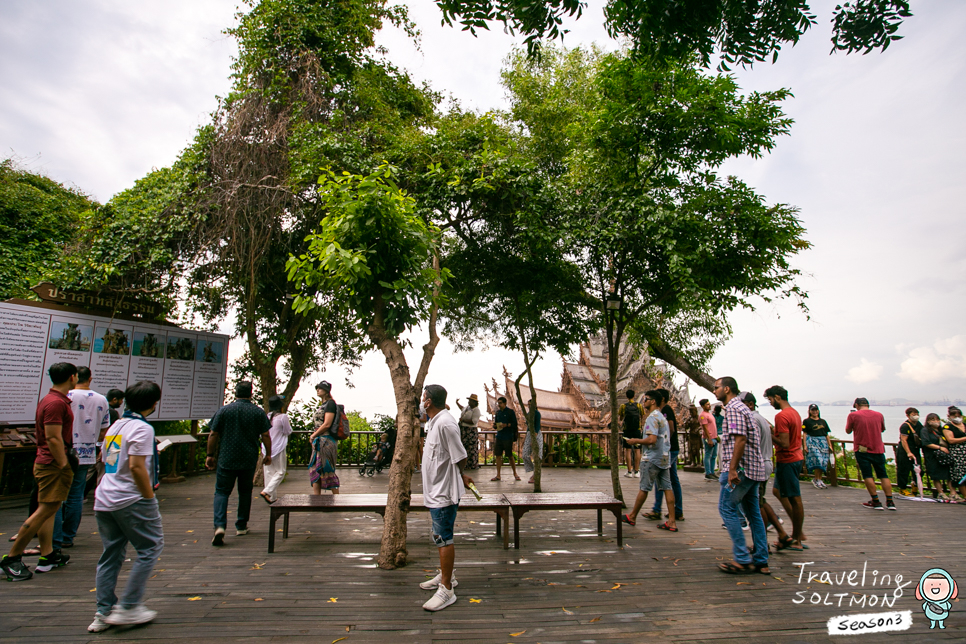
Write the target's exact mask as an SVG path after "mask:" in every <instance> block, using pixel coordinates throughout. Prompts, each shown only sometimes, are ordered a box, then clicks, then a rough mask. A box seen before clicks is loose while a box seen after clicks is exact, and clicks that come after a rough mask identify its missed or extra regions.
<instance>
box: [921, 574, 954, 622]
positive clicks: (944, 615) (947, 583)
mask: <svg viewBox="0 0 966 644" xmlns="http://www.w3.org/2000/svg"><path fill="white" fill-rule="evenodd" d="M958 596H959V586H958V585H957V584H956V580H954V579H953V576H952V575H950V574H949V573H948V572H946V571H945V570H943V569H942V568H932V569H930V570H927V571H926V572H925V573H923V575H922V578H921V579H920V580H919V586H917V587H916V599H919V600H921V601H922V611H923V613H925V615H926V619H928V620H929V622H930V626H929V628H930V629H933V628H936V626H937V625H938V626H939V628H946V625H945V623H944V622H945V621H946V620H947V619H948V618H949V611H950V609H951V608H952V603H951V602H952V600H954V599H956V597H958Z"/></svg>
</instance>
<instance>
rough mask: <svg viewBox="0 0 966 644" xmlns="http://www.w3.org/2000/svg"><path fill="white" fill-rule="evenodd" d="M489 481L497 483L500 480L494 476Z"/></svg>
mask: <svg viewBox="0 0 966 644" xmlns="http://www.w3.org/2000/svg"><path fill="white" fill-rule="evenodd" d="M490 480H491V481H499V480H500V477H499V476H494V477H493V478H491V479H490Z"/></svg>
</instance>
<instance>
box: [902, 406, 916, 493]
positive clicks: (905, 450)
mask: <svg viewBox="0 0 966 644" xmlns="http://www.w3.org/2000/svg"><path fill="white" fill-rule="evenodd" d="M921 432H922V423H921V422H919V410H918V409H916V408H915V407H909V408H908V409H906V420H905V422H904V423H902V425H901V426H900V427H899V449H897V450H896V485H897V486H898V487H899V494H901V495H902V496H912V495H913V494H919V493H920V491H919V490H918V489H917V487H916V482H915V477H914V476H913V475H914V473H915V465H916V464H921V463H922V450H921V448H922V441H921V440H920V439H919V434H920V433H921ZM910 482H911V483H912V486H913V490H914V492H912V493H910V492H909V489H908V488H909V483H910Z"/></svg>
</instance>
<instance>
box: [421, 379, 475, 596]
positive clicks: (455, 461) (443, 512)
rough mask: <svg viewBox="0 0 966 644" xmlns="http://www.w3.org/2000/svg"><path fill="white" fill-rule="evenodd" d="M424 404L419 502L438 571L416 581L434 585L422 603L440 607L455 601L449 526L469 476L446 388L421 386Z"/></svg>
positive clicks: (453, 554) (453, 551) (427, 587)
mask: <svg viewBox="0 0 966 644" xmlns="http://www.w3.org/2000/svg"><path fill="white" fill-rule="evenodd" d="M423 405H424V406H425V408H426V416H427V417H428V420H427V421H426V447H425V448H424V450H423V471H422V478H423V502H424V503H425V504H426V507H427V508H429V514H430V516H431V517H432V519H433V542H435V543H436V547H437V548H438V549H439V568H440V572H439V574H437V575H436V576H435V577H433V578H432V579H430V580H428V581H424V582H423V583H421V584H419V587H420V588H422V589H423V590H432V589H434V588H435V589H436V594H435V595H433V596H432V597H431V598H430V599H429V601H427V602H426V603H425V604H423V608H425V609H426V610H429V611H438V610H443V609H444V608H446V607H447V606H450V605H452V604H454V603H455V602H456V593H455V592H454V589H455V588H456V584H457V582H456V577H455V576H454V575H453V562H454V561H455V559H456V546H455V545H453V528H454V526H455V525H456V512H457V510H459V503H460V497H462V496H463V493H464V492H465V491H466V488H465V486H466V485H470V484H472V483H473V479H471V478H470V477H468V476H467V475H466V474H464V473H463V469H464V468H465V467H466V450H465V449H464V448H463V444H462V443H461V442H460V430H459V425H457V423H456V419H455V418H453V415H452V414H451V413H449V411H448V410H447V409H446V390H445V389H443V387H441V386H440V385H429V386H427V387H426V388H425V389H424V390H423Z"/></svg>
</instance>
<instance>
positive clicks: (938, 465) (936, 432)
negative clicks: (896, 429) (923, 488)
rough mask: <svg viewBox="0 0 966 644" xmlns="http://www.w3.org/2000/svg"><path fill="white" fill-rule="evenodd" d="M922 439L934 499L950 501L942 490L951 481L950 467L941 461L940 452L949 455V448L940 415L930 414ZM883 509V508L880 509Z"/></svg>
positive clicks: (921, 434)
mask: <svg viewBox="0 0 966 644" xmlns="http://www.w3.org/2000/svg"><path fill="white" fill-rule="evenodd" d="M920 438H921V439H922V457H923V459H922V460H923V461H924V462H925V463H926V473H927V474H929V478H930V479H932V485H933V492H932V498H934V499H938V500H940V501H949V500H950V499H949V497H947V496H946V495H945V494H944V493H943V491H942V489H943V488H944V487H945V486H946V484H945V482H946V481H948V480H949V466H948V465H946V464H945V463H943V462H941V461H940V460H939V452H945V453H947V454H948V453H949V448H948V447H946V445H944V443H945V441H944V440H943V430H942V421H941V420H940V419H939V414H928V415H927V416H926V424H925V426H924V427H923V428H922V432H921V433H920ZM880 509H881V508H880Z"/></svg>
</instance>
